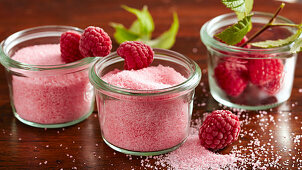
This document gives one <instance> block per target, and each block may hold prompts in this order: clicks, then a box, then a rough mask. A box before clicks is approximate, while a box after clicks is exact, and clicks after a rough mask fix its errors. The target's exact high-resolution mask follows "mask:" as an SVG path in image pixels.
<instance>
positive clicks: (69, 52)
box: [60, 31, 84, 63]
mask: <svg viewBox="0 0 302 170" xmlns="http://www.w3.org/2000/svg"><path fill="white" fill-rule="evenodd" d="M80 38H81V34H79V33H77V32H74V31H67V32H64V33H63V34H62V35H61V39H60V51H61V58H62V60H63V61H64V62H66V63H71V62H74V61H77V60H80V59H82V58H84V57H83V56H82V55H81V53H80V51H79V42H80Z"/></svg>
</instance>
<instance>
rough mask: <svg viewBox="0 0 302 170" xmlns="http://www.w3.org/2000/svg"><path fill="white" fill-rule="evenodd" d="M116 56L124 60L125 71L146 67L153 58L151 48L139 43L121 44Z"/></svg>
mask: <svg viewBox="0 0 302 170" xmlns="http://www.w3.org/2000/svg"><path fill="white" fill-rule="evenodd" d="M117 54H118V55H119V56H121V57H122V58H124V59H125V64H124V68H125V69H126V70H131V69H134V70H138V69H141V68H145V67H148V66H149V65H150V64H151V63H152V61H153V56H154V52H153V50H152V48H151V47H150V46H148V45H146V44H144V43H142V42H140V41H126V42H123V43H122V44H121V45H120V46H119V48H118V49H117Z"/></svg>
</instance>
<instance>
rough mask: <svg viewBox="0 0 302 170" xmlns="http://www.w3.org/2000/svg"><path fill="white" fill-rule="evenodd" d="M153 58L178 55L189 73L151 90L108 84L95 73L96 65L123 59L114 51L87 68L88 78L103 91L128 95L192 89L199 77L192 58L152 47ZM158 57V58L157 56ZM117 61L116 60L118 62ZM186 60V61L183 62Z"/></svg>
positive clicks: (199, 73) (197, 82)
mask: <svg viewBox="0 0 302 170" xmlns="http://www.w3.org/2000/svg"><path fill="white" fill-rule="evenodd" d="M153 50H154V53H155V55H154V59H157V55H156V54H158V55H170V56H174V57H178V58H180V59H182V60H183V61H184V63H181V65H182V64H187V65H189V66H190V75H189V77H188V78H187V79H186V80H185V81H183V82H181V83H180V84H177V85H174V86H171V87H168V88H162V89H152V90H133V89H127V88H121V87H118V86H114V85H112V84H109V83H107V82H105V81H104V80H102V78H101V77H100V76H99V75H98V74H97V70H96V66H97V65H98V64H99V65H101V64H104V63H106V62H109V61H110V60H113V59H116V58H118V60H119V61H122V60H123V59H122V58H121V57H120V56H118V54H117V53H116V52H112V53H111V54H109V55H108V56H106V57H104V58H100V59H98V60H97V61H96V62H95V63H94V64H93V65H92V66H91V67H90V70H89V80H90V83H91V84H92V85H93V86H94V87H95V88H96V89H98V90H100V89H102V90H105V91H109V92H113V93H118V94H122V95H130V96H154V95H162V94H167V93H173V92H176V91H178V92H181V91H184V90H188V89H192V88H195V87H196V86H197V85H198V84H199V81H200V79H201V70H200V67H199V66H198V65H197V63H196V62H195V61H193V60H192V59H190V58H188V57H185V56H184V55H182V54H180V53H178V52H175V51H171V50H167V49H158V48H154V49H153ZM158 59H160V58H158ZM119 61H117V62H119ZM185 62H186V63H185ZM178 64H179V63H178Z"/></svg>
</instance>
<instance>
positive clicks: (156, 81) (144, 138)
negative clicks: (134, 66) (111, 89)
mask: <svg viewBox="0 0 302 170" xmlns="http://www.w3.org/2000/svg"><path fill="white" fill-rule="evenodd" d="M103 79H104V80H105V81H106V82H108V83H109V84H113V85H116V86H119V87H124V88H129V89H136V90H137V89H139V90H155V89H162V88H167V87H171V86H173V85H176V84H179V83H182V82H183V81H185V80H186V78H185V77H183V76H182V75H181V74H180V73H178V72H176V71H175V70H174V69H173V68H171V67H167V66H162V65H159V66H153V67H147V68H144V69H141V70H130V71H128V70H123V71H117V70H115V71H114V72H110V73H108V74H107V75H105V76H104V77H103ZM106 94H107V95H109V96H110V93H106ZM192 95H193V94H192V92H186V93H185V94H178V95H175V94H173V95H172V94H165V95H162V96H161V97H160V98H158V97H155V96H140V97H138V96H130V97H129V96H122V95H121V96H118V97H117V96H114V97H116V98H117V99H112V98H111V99H107V100H104V98H103V97H102V96H99V95H97V102H98V106H99V107H98V108H99V115H100V124H101V129H102V133H103V137H104V138H105V140H107V141H108V142H110V143H111V144H113V145H115V146H117V147H119V148H123V149H127V150H131V151H159V150H164V149H168V148H171V147H174V146H176V145H178V144H180V143H181V142H182V141H183V140H184V139H185V138H186V137H187V135H188V130H189V129H188V128H189V121H190V114H191V111H192V110H191V109H190V108H189V106H190V104H191V102H192Z"/></svg>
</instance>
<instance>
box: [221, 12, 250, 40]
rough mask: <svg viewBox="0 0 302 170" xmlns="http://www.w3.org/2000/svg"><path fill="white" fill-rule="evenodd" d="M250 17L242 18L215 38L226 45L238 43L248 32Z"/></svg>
mask: <svg viewBox="0 0 302 170" xmlns="http://www.w3.org/2000/svg"><path fill="white" fill-rule="evenodd" d="M250 23H251V15H249V16H246V17H244V18H243V19H242V20H240V21H238V22H237V23H236V24H234V25H232V26H230V27H228V28H226V29H225V30H223V31H222V32H220V33H218V34H216V35H215V36H216V37H217V38H219V39H220V40H221V41H223V42H225V43H226V44H228V45H235V44H237V43H239V42H240V41H241V40H242V39H243V37H244V36H245V35H246V33H247V32H248V31H249V30H250V26H251V24H250Z"/></svg>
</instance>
